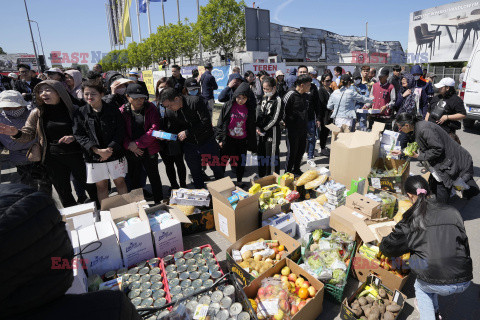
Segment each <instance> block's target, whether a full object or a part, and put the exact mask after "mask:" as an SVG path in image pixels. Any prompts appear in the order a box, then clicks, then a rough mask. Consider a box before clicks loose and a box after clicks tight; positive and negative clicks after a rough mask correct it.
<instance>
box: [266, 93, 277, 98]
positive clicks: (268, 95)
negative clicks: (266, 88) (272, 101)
mask: <svg viewBox="0 0 480 320" xmlns="http://www.w3.org/2000/svg"><path fill="white" fill-rule="evenodd" d="M274 94H275V92H265V97H267V98H270V97H272V96H273V95H274Z"/></svg>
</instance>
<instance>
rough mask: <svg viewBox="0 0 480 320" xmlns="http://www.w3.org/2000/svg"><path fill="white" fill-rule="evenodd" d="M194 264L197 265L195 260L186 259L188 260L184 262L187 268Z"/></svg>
mask: <svg viewBox="0 0 480 320" xmlns="http://www.w3.org/2000/svg"><path fill="white" fill-rule="evenodd" d="M196 263H197V260H195V259H188V260H187V261H186V264H187V266H192V265H194V264H196Z"/></svg>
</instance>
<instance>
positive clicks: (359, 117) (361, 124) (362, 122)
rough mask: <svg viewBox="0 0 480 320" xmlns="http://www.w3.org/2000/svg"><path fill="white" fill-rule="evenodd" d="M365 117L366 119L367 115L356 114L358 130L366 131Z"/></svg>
mask: <svg viewBox="0 0 480 320" xmlns="http://www.w3.org/2000/svg"><path fill="white" fill-rule="evenodd" d="M367 117H368V114H366V113H357V122H358V130H360V131H367V128H368V124H367Z"/></svg>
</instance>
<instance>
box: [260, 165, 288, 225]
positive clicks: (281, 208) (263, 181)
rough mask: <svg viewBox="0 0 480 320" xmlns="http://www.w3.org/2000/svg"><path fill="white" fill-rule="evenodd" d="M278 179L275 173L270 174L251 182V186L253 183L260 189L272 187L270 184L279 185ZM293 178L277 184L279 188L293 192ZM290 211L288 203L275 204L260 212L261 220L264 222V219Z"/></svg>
mask: <svg viewBox="0 0 480 320" xmlns="http://www.w3.org/2000/svg"><path fill="white" fill-rule="evenodd" d="M279 178H280V176H279V175H278V174H276V173H274V174H272V175H269V176H265V177H263V178H260V179H257V180H255V181H252V182H251V183H252V186H253V185H254V184H255V183H258V184H259V185H260V186H262V187H265V186H268V185H272V184H279V183H278V182H279ZM293 181H294V180H293V178H288V179H287V180H286V181H284V182H282V183H281V184H279V185H280V186H282V187H288V188H290V190H294V187H295V186H294V185H293ZM289 211H290V204H289V203H286V204H283V205H281V204H277V205H276V206H275V207H274V208H269V209H267V210H265V211H264V212H262V218H261V219H262V220H265V219H268V218H270V217H272V216H274V215H276V214H278V213H280V212H289Z"/></svg>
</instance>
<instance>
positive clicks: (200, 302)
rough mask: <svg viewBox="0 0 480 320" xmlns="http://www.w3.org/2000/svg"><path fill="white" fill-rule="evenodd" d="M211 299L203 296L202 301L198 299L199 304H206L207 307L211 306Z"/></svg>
mask: <svg viewBox="0 0 480 320" xmlns="http://www.w3.org/2000/svg"><path fill="white" fill-rule="evenodd" d="M210 302H211V299H210V297H209V296H203V297H201V298H200V299H198V304H205V305H207V306H208V305H210Z"/></svg>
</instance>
